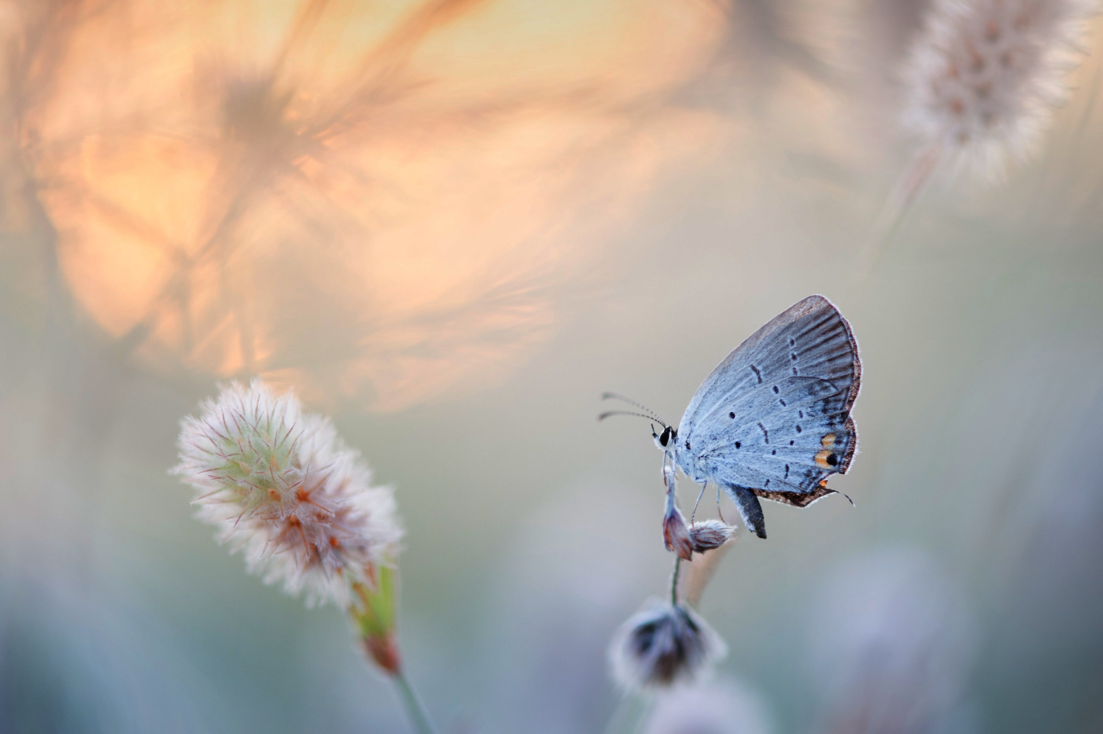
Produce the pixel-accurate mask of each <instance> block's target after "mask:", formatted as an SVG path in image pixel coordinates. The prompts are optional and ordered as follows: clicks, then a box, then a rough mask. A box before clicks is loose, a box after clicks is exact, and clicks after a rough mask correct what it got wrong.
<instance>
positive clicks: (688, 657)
mask: <svg viewBox="0 0 1103 734" xmlns="http://www.w3.org/2000/svg"><path fill="white" fill-rule="evenodd" d="M725 654H727V647H726V646H725V645H724V641H723V640H721V639H720V636H719V635H717V634H716V633H715V632H714V631H713V630H712V628H711V627H709V626H708V624H707V623H706V622H705V620H703V619H702V618H701V617H700V616H698V615H697V613H696V612H694V611H693V610H691V609H689V608H688V607H684V606H682V605H680V604H679V605H673V604H670V603H668V602H667V603H657V604H655V605H654V606H652V607H651V608H650V609H647V610H645V611H642V612H640V613H638V614H636V615H634V616H632V617H631V618H630V619H629V620H628V621H627V622H625V623H624V625H623V626H622V627H621V628H620V630H619V631H618V632H617V634H616V636H615V637H614V638H613V642H612V644H611V645H610V648H609V659H610V663H611V664H612V668H613V677H614V678H615V679H616V681H617V683H619V684H620V685H621V686H622V687H623V688H625V689H626V690H635V689H637V688H644V687H667V686H670V685H673V684H674V683H679V682H683V681H691V680H694V679H696V678H697V677H698V676H700V675H701V674H702V673H703V672H704V671H705V670H707V669H708V668H709V667H710V666H711V665H712V664H713V663H714V662H715V661H716V660H719V659H720V658H722V657H723V656H724V655H725Z"/></svg>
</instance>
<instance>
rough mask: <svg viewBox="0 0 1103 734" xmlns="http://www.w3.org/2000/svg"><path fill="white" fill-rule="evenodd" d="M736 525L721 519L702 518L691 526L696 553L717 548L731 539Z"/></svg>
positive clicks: (691, 538)
mask: <svg viewBox="0 0 1103 734" xmlns="http://www.w3.org/2000/svg"><path fill="white" fill-rule="evenodd" d="M734 532H735V527H733V526H731V525H728V524H727V523H726V522H723V521H721V520H702V521H701V522H695V523H693V524H692V525H690V526H689V539H690V542H691V543H692V544H693V552H694V553H704V552H705V551H710V550H715V549H716V548H719V547H720V546H722V545H724V543H727V542H728V541H729V540H731V537H732V534H733V533H734Z"/></svg>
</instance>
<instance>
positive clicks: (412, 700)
mask: <svg viewBox="0 0 1103 734" xmlns="http://www.w3.org/2000/svg"><path fill="white" fill-rule="evenodd" d="M391 679H392V680H394V684H395V687H396V688H397V689H398V695H399V697H400V698H401V699H402V705H403V706H405V707H406V715H407V716H409V717H410V725H411V726H412V727H413V728H414V731H415V732H417V734H436V729H435V728H434V727H433V723H432V722H431V721H429V714H428V713H426V711H425V707H424V706H422V704H421V700H420V699H418V697H417V694H416V693H414V689H413V686H411V685H410V681H408V680H406V674H405V673H403V672H402V670H401V669H399V670H398V671H396V672H395V673H394V674H393V675H392V676H391Z"/></svg>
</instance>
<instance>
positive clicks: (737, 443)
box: [735, 441, 743, 449]
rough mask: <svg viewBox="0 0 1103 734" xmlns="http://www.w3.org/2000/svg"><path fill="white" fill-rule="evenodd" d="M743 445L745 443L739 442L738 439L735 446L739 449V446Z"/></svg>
mask: <svg viewBox="0 0 1103 734" xmlns="http://www.w3.org/2000/svg"><path fill="white" fill-rule="evenodd" d="M742 446H743V444H741V443H740V442H738V441H736V442H735V447H736V448H737V449H738V448H741V447H742Z"/></svg>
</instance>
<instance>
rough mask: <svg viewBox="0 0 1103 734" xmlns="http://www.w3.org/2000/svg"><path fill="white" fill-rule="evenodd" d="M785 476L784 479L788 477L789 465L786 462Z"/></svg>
mask: <svg viewBox="0 0 1103 734" xmlns="http://www.w3.org/2000/svg"><path fill="white" fill-rule="evenodd" d="M785 478H786V479H788V478H789V465H788V464H786V465H785Z"/></svg>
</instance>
